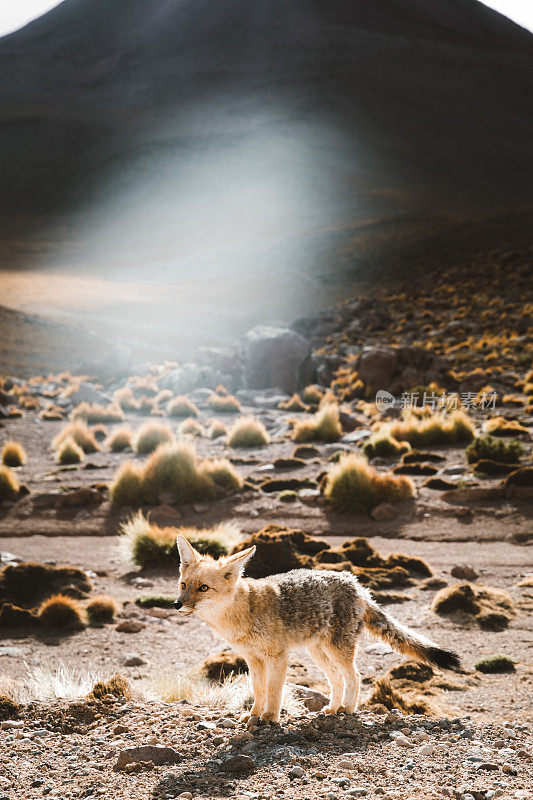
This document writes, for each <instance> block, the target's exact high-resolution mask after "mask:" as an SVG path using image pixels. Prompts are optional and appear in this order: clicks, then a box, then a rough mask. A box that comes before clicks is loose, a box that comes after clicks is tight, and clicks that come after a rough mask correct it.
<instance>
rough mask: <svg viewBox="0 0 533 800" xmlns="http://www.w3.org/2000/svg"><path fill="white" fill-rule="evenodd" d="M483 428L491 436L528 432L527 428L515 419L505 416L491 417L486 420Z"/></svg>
mask: <svg viewBox="0 0 533 800" xmlns="http://www.w3.org/2000/svg"><path fill="white" fill-rule="evenodd" d="M483 430H484V432H485V433H488V434H490V435H491V436H517V435H519V434H521V433H529V431H528V429H527V428H525V427H524V426H523V425H521V424H520V422H518V420H517V419H513V420H509V419H505V417H493V418H492V419H488V420H486V422H485V423H484V425H483Z"/></svg>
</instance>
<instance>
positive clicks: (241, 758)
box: [220, 753, 255, 775]
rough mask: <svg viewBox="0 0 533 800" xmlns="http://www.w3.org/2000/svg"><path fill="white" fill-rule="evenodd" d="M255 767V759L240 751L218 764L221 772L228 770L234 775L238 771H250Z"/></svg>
mask: <svg viewBox="0 0 533 800" xmlns="http://www.w3.org/2000/svg"><path fill="white" fill-rule="evenodd" d="M254 767H255V761H254V760H253V758H252V757H251V756H246V755H243V754H241V753H239V755H236V756H232V757H231V758H228V759H227V760H226V761H224V762H223V763H222V764H221V765H220V769H221V770H222V771H223V772H230V773H232V774H234V775H238V774H240V773H245V772H251V771H252V770H253V769H254Z"/></svg>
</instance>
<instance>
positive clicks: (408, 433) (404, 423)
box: [389, 411, 474, 448]
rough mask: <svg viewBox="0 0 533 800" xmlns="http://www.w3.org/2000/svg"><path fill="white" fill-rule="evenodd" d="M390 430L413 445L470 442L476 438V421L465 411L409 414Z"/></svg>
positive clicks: (403, 440)
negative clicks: (426, 414) (424, 414)
mask: <svg viewBox="0 0 533 800" xmlns="http://www.w3.org/2000/svg"><path fill="white" fill-rule="evenodd" d="M389 431H390V435H391V436H393V437H394V438H395V439H396V440H397V441H398V442H409V444H410V445H412V446H413V447H420V448H424V447H436V446H438V445H451V444H468V443H469V442H471V441H472V439H473V438H474V423H473V421H472V420H471V419H470V417H468V416H467V414H465V412H464V411H452V413H451V414H443V413H437V414H430V415H429V416H424V417H419V416H418V415H413V414H409V415H407V416H406V417H405V419H398V420H395V421H394V422H392V423H391V425H390V428H389Z"/></svg>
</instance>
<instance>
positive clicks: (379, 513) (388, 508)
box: [370, 503, 397, 522]
mask: <svg viewBox="0 0 533 800" xmlns="http://www.w3.org/2000/svg"><path fill="white" fill-rule="evenodd" d="M396 515H397V512H396V509H395V508H394V506H393V505H392V504H391V503H380V504H379V505H378V506H376V507H375V508H373V509H372V511H371V512H370V516H371V517H372V518H373V519H375V520H376V521H378V522H382V521H385V520H388V519H394V518H395V517H396Z"/></svg>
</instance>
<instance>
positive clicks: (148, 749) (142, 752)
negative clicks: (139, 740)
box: [113, 744, 181, 772]
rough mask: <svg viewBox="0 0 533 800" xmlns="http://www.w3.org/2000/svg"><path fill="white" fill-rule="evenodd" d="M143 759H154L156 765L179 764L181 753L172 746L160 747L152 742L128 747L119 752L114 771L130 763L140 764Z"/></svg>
mask: <svg viewBox="0 0 533 800" xmlns="http://www.w3.org/2000/svg"><path fill="white" fill-rule="evenodd" d="M143 761H152V762H153V763H154V764H155V765H156V766H160V765H161V764H178V763H179V762H180V761H181V755H180V753H178V751H177V750H174V748H172V747H159V746H157V745H151V744H145V745H140V746H139V747H127V748H126V749H125V750H121V752H120V753H119V755H118V759H117V762H116V764H115V766H114V767H113V771H114V772H119V771H120V770H123V769H124V768H125V767H126V766H127V765H128V764H139V763H141V762H143Z"/></svg>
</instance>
